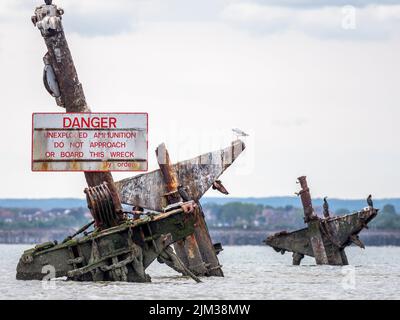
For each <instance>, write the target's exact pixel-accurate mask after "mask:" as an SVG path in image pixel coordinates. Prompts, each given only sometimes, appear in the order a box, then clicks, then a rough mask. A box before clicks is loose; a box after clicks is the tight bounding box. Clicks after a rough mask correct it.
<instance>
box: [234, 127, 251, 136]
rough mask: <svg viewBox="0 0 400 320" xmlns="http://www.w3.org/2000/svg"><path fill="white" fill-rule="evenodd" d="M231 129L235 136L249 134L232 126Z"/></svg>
mask: <svg viewBox="0 0 400 320" xmlns="http://www.w3.org/2000/svg"><path fill="white" fill-rule="evenodd" d="M232 131H233V133H234V134H235V135H236V138H239V137H248V136H249V135H248V134H247V133H246V132H244V131H242V130H240V129H238V128H233V129H232Z"/></svg>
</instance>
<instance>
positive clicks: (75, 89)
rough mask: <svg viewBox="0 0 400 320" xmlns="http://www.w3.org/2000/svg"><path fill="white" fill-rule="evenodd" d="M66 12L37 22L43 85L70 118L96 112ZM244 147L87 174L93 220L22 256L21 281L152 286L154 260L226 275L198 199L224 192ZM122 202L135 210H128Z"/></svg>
mask: <svg viewBox="0 0 400 320" xmlns="http://www.w3.org/2000/svg"><path fill="white" fill-rule="evenodd" d="M63 14H64V10H62V9H61V8H59V7H57V6H56V5H54V4H53V3H52V1H51V0H46V1H45V4H43V5H41V6H39V7H37V8H36V10H35V14H34V16H33V17H32V22H33V24H34V25H35V26H36V27H37V28H38V29H39V30H40V32H41V35H42V37H43V39H44V41H45V44H46V46H47V53H46V54H45V56H44V58H43V61H44V64H45V67H44V73H43V81H44V85H45V88H46V89H47V91H48V92H49V93H50V94H51V96H53V97H54V98H55V101H56V103H57V105H58V106H60V107H62V108H65V111H66V112H91V110H90V108H89V107H88V105H87V103H86V99H85V95H84V92H83V87H82V85H81V83H80V82H79V79H78V75H77V72H76V69H75V66H74V62H73V59H72V55H71V52H70V50H69V48H68V44H67V40H66V38H65V34H64V30H63V26H62V16H63ZM244 149H245V145H244V143H243V142H242V141H240V140H236V141H233V142H232V143H231V144H230V145H229V146H227V147H226V148H224V149H221V150H217V151H215V152H209V153H206V154H203V155H201V156H198V157H195V158H194V159H190V160H187V161H182V162H178V163H176V164H172V162H171V160H170V156H169V154H168V151H167V149H166V146H165V145H164V144H160V145H159V147H158V148H157V149H156V156H157V161H158V164H159V169H157V170H155V171H152V172H148V173H144V174H140V175H136V176H134V177H132V178H127V179H124V180H122V181H118V182H114V180H113V176H112V174H111V172H107V171H104V172H85V173H84V174H85V178H86V181H87V184H88V187H87V188H86V189H85V190H84V192H85V195H86V199H87V204H88V208H89V209H90V212H91V214H92V217H93V221H91V222H90V223H88V224H87V225H85V226H83V227H82V228H81V229H80V230H78V231H77V232H76V233H75V234H73V235H70V236H68V237H66V238H65V240H64V241H62V243H57V242H47V243H44V244H39V245H36V246H35V247H33V248H32V249H29V250H27V251H25V252H24V253H23V254H22V256H21V258H20V261H19V263H18V266H17V274H16V277H17V279H19V280H41V279H43V278H44V276H45V275H46V274H47V272H49V270H53V273H52V274H51V275H52V277H54V278H55V277H66V278H67V279H69V280H76V281H128V282H148V281H150V280H151V278H150V276H149V275H148V274H146V268H147V267H148V266H149V265H150V264H151V263H152V262H154V261H155V260H157V261H158V262H160V263H165V264H166V265H168V266H169V267H171V268H173V269H174V270H176V271H177V272H180V273H182V274H183V275H186V276H190V277H191V278H193V279H194V280H196V281H200V279H199V276H220V277H222V276H223V271H222V266H221V265H220V263H219V260H218V257H217V255H218V253H219V252H220V251H221V250H222V246H221V245H220V244H214V243H213V242H212V240H211V237H210V234H209V232H208V228H207V224H206V221H205V218H204V214H203V211H202V208H201V205H200V199H201V197H202V196H203V194H204V193H205V192H206V191H207V190H208V189H210V188H213V189H217V190H220V191H221V192H222V193H225V194H226V193H227V191H226V189H225V188H224V186H223V185H222V183H221V181H220V180H218V179H219V177H220V176H221V174H222V173H223V172H224V171H225V170H226V169H227V168H228V167H229V166H230V165H231V164H232V163H233V161H235V159H236V158H237V157H238V156H239V155H240V154H241V152H242V151H243V150H244ZM123 204H126V205H130V206H132V210H130V211H125V210H124V206H123ZM173 248H174V249H173ZM48 278H49V276H48V275H47V279H48Z"/></svg>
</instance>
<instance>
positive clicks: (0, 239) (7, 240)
mask: <svg viewBox="0 0 400 320" xmlns="http://www.w3.org/2000/svg"><path fill="white" fill-rule="evenodd" d="M209 231H210V234H211V237H212V239H213V242H214V243H218V242H220V243H222V245H226V246H228V245H235V246H237V245H239V246H240V245H263V240H265V239H266V237H267V236H269V235H271V234H273V233H275V232H278V231H282V230H277V231H270V230H263V229H250V230H249V229H247V230H246V229H237V228H210V230H209ZM73 232H74V229H72V228H58V229H21V230H0V244H31V245H33V244H38V243H44V242H47V241H54V240H57V241H58V242H60V241H62V240H63V239H65V238H66V237H67V236H68V235H70V234H72V233H73ZM360 239H361V240H362V241H363V243H364V244H365V245H367V246H400V230H364V231H362V232H361V233H360Z"/></svg>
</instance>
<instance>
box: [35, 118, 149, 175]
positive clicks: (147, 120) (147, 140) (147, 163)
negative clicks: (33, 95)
mask: <svg viewBox="0 0 400 320" xmlns="http://www.w3.org/2000/svg"><path fill="white" fill-rule="evenodd" d="M35 114H63V115H66V114H144V115H146V122H147V128H146V133H147V134H146V136H147V139H146V146H147V162H146V170H33V134H34V123H33V121H34V115H35ZM148 171H149V113H148V112H33V113H32V139H31V172H139V173H140V172H148Z"/></svg>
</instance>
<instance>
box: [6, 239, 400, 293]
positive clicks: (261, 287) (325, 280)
mask: <svg viewBox="0 0 400 320" xmlns="http://www.w3.org/2000/svg"><path fill="white" fill-rule="evenodd" d="M28 247H30V246H26V245H0V255H1V259H0V283H1V286H0V299H399V297H400V290H399V289H400V247H367V248H366V249H365V250H361V249H359V248H356V247H354V248H353V247H351V248H348V249H347V256H348V259H349V262H350V263H351V265H350V266H347V267H333V266H316V265H315V264H314V262H313V260H312V259H308V258H305V259H304V260H303V265H302V266H292V265H291V255H290V254H288V253H287V254H285V255H280V254H278V253H276V252H274V251H273V250H272V249H271V248H269V247H262V246H243V247H236V246H232V247H225V250H224V251H223V252H222V253H221V254H220V260H221V263H222V264H223V270H224V272H225V277H224V278H204V279H203V282H202V283H199V284H197V283H195V282H193V281H192V280H191V279H188V278H184V277H181V276H180V275H178V274H176V273H175V272H174V271H173V270H171V269H169V268H168V267H166V266H165V265H160V264H158V263H157V262H154V263H153V264H152V265H151V266H150V268H149V269H147V271H148V273H149V274H150V276H151V277H152V283H145V284H138V283H119V282H118V283H116V282H114V283H104V282H103V283H91V282H86V283H78V282H72V281H65V280H61V279H57V280H55V281H51V282H50V284H49V282H42V281H17V280H15V268H16V265H17V263H18V260H19V257H20V255H21V253H22V252H23V250H25V249H26V248H28Z"/></svg>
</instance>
